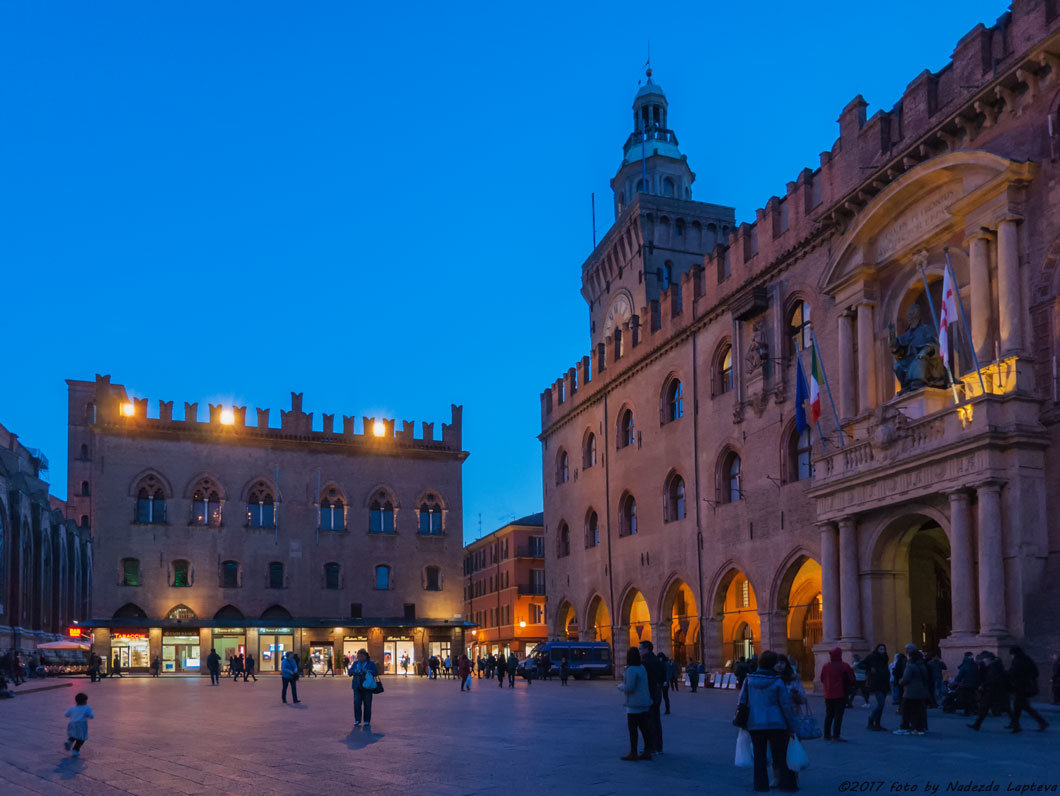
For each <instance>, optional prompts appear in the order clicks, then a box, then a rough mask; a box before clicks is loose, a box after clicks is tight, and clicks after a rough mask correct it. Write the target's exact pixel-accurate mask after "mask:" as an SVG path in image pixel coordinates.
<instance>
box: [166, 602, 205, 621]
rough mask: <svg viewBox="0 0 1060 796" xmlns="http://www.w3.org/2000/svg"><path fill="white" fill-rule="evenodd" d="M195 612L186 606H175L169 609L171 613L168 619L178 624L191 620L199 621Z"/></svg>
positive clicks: (167, 615)
mask: <svg viewBox="0 0 1060 796" xmlns="http://www.w3.org/2000/svg"><path fill="white" fill-rule="evenodd" d="M198 618H199V617H197V616H196V615H195V612H194V611H193V610H191V609H190V608H188V606H186V605H183V604H182V605H174V606H173V607H172V608H170V609H169V613H168V614H166V619H176V620H177V621H178V622H183V621H186V620H189V619H198Z"/></svg>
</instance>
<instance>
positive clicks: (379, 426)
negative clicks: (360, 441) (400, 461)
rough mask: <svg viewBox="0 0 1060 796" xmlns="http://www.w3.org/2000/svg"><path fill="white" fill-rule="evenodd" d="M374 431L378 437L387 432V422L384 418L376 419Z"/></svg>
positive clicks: (373, 425)
mask: <svg viewBox="0 0 1060 796" xmlns="http://www.w3.org/2000/svg"><path fill="white" fill-rule="evenodd" d="M372 433H373V434H375V435H376V436H377V437H381V436H383V435H384V434H386V424H385V423H384V422H383V421H382V420H376V421H375V422H374V423H373V424H372Z"/></svg>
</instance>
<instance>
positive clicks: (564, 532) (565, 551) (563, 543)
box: [556, 522, 570, 558]
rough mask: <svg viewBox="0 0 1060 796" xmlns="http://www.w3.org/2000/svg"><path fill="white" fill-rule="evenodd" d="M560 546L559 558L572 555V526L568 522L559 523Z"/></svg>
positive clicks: (557, 553)
mask: <svg viewBox="0 0 1060 796" xmlns="http://www.w3.org/2000/svg"><path fill="white" fill-rule="evenodd" d="M558 541H559V547H558V550H557V551H556V555H557V557H558V558H566V557H567V556H569V555H570V528H569V527H568V525H567V523H565V522H561V523H560V524H559V540H558Z"/></svg>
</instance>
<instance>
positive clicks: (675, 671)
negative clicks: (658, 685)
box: [666, 658, 681, 691]
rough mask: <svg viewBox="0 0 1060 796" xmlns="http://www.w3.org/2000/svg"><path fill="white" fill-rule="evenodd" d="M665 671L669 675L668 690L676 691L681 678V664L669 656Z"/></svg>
mask: <svg viewBox="0 0 1060 796" xmlns="http://www.w3.org/2000/svg"><path fill="white" fill-rule="evenodd" d="M666 671H667V672H668V673H669V675H670V690H671V691H676V690H677V684H678V682H679V681H680V678H681V664H679V663H678V662H677V661H675V660H674V659H673V658H671V659H670V662H669V664H668V665H667V667H666Z"/></svg>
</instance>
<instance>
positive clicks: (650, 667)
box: [639, 641, 666, 755]
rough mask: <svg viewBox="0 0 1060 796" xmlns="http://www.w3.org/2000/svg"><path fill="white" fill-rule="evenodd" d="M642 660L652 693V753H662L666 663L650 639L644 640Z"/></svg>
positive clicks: (650, 714) (650, 719) (650, 710)
mask: <svg viewBox="0 0 1060 796" xmlns="http://www.w3.org/2000/svg"><path fill="white" fill-rule="evenodd" d="M639 647H640V660H641V663H642V664H643V666H644V671H646V672H647V673H648V693H649V694H650V695H651V708H650V709H649V710H648V713H649V719H648V725H649V726H650V727H651V730H652V732H651V740H652V744H651V746H652V748H651V753H652V754H657V755H661V754H662V751H663V734H662V716H661V715H660V713H659V706H660V705H661V704H662V684H663V683H664V682H665V681H666V664H664V663H663V662H662V661H661V660H659V658H658V656H657V655H656V654H655V653H654V652H653V651H652V649H653V647H652V643H651V642H650V641H642V642H640V644H639Z"/></svg>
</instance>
